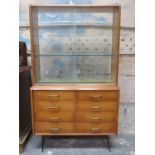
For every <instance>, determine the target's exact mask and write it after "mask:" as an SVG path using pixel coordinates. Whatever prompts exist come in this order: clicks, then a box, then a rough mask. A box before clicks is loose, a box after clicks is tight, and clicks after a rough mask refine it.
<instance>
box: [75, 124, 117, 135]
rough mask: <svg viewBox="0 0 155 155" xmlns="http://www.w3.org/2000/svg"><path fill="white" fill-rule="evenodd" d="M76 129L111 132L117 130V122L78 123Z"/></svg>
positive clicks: (86, 131)
mask: <svg viewBox="0 0 155 155" xmlns="http://www.w3.org/2000/svg"><path fill="white" fill-rule="evenodd" d="M76 131H77V132H81V133H111V132H115V124H114V123H99V124H95V123H76Z"/></svg>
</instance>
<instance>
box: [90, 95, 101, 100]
mask: <svg viewBox="0 0 155 155" xmlns="http://www.w3.org/2000/svg"><path fill="white" fill-rule="evenodd" d="M91 99H92V100H93V101H100V100H101V99H102V96H101V95H97V96H91Z"/></svg>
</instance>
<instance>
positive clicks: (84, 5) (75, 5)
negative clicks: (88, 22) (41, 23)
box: [29, 3, 121, 8]
mask: <svg viewBox="0 0 155 155" xmlns="http://www.w3.org/2000/svg"><path fill="white" fill-rule="evenodd" d="M29 7H30V8H32V7H105V8H106V7H107V8H109V7H110V8H112V7H121V4H119V3H118V4H105V5H94V4H55V5H29Z"/></svg>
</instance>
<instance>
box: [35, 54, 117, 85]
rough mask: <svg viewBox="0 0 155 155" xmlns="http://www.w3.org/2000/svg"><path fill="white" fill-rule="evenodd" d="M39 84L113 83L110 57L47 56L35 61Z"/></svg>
mask: <svg viewBox="0 0 155 155" xmlns="http://www.w3.org/2000/svg"><path fill="white" fill-rule="evenodd" d="M37 58H38V56H36V63H37V64H36V66H37V67H38V66H40V70H39V71H38V72H37V77H38V79H37V81H38V82H39V83H44V82H48V83H65V82H77V83H98V82H106V83H109V82H114V81H113V80H114V79H112V77H111V59H112V58H111V56H101V55H100V56H47V55H44V56H43V55H42V56H40V57H39V59H40V61H38V60H37ZM36 70H37V68H36Z"/></svg>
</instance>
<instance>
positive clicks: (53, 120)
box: [50, 117, 60, 122]
mask: <svg viewBox="0 0 155 155" xmlns="http://www.w3.org/2000/svg"><path fill="white" fill-rule="evenodd" d="M59 120H60V118H59V117H52V118H50V121H51V122H57V121H59Z"/></svg>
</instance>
